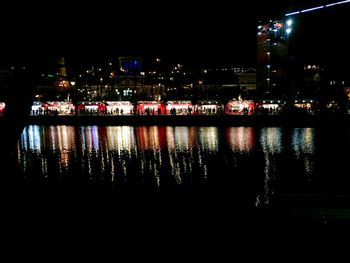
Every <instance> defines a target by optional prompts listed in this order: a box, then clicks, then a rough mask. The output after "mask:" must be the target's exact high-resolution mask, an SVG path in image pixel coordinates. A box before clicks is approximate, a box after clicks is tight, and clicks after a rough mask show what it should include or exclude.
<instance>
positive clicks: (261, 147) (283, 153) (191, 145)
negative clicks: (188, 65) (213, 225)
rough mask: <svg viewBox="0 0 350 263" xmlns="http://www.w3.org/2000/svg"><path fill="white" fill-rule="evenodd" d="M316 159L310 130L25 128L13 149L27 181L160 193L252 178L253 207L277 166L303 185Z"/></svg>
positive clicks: (271, 188)
mask: <svg viewBox="0 0 350 263" xmlns="http://www.w3.org/2000/svg"><path fill="white" fill-rule="evenodd" d="M316 155H317V149H316V147H315V129H314V128H294V129H290V130H287V131H286V130H284V129H282V128H253V127H226V128H220V127H187V126H186V127H183V126H179V127H171V126H164V127H158V126H151V127H144V126H140V127H133V126H107V127H103V126H101V127H99V126H84V127H74V126H37V125H30V126H27V127H25V129H24V131H23V133H22V136H21V138H20V141H19V144H18V161H19V167H20V168H21V169H22V171H23V174H24V176H25V177H26V178H29V179H30V178H36V179H40V180H45V179H46V178H56V179H57V178H63V179H64V178H69V177H73V178H79V179H77V180H78V181H79V180H86V181H92V182H104V183H106V184H110V185H125V184H126V185H138V186H143V187H150V188H162V186H163V187H168V186H179V185H198V184H199V185H201V184H210V182H213V181H215V182H216V178H220V180H222V183H223V184H225V180H226V179H227V178H228V179H229V180H228V181H227V182H230V183H231V184H234V183H237V184H239V183H241V181H239V179H237V180H236V179H235V178H244V177H247V178H250V177H251V176H255V177H258V179H259V180H260V181H259V180H255V181H256V182H255V184H256V186H255V188H254V189H260V190H259V191H258V192H257V193H256V195H255V197H254V199H256V200H255V201H256V203H257V204H265V205H269V203H270V198H271V196H273V195H274V193H275V191H276V181H278V180H277V179H278V177H281V176H282V175H281V174H283V171H285V168H284V167H282V165H283V160H288V161H291V162H293V163H294V164H297V165H295V167H293V169H292V170H293V173H296V174H299V176H305V177H307V176H310V175H314V171H315V166H316V165H317V164H316V163H315V156H316ZM284 164H285V163H284ZM293 166H294V165H293ZM245 171H247V174H245ZM259 176H260V177H259ZM242 182H243V181H242ZM259 185H260V186H259ZM235 187H237V185H236V186H235ZM245 187H248V186H247V185H246V186H245ZM259 187H260V188H259ZM242 191H243V190H242Z"/></svg>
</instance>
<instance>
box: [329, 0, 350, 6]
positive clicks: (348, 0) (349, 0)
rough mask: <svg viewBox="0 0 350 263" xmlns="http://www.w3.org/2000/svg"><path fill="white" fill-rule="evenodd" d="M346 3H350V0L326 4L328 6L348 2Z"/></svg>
mask: <svg viewBox="0 0 350 263" xmlns="http://www.w3.org/2000/svg"><path fill="white" fill-rule="evenodd" d="M346 3H350V0H346V1H341V2H336V3H333V4H328V5H326V7H330V6H335V5H341V4H346Z"/></svg>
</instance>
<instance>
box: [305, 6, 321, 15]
mask: <svg viewBox="0 0 350 263" xmlns="http://www.w3.org/2000/svg"><path fill="white" fill-rule="evenodd" d="M322 8H324V6H323V5H321V6H316V7H313V8H308V9H304V10H301V11H300V12H301V13H306V12H310V11H314V10H318V9H322Z"/></svg>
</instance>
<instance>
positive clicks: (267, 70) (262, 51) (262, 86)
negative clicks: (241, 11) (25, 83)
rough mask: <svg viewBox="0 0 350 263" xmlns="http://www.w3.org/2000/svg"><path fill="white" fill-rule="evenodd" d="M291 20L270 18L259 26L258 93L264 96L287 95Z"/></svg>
mask: <svg viewBox="0 0 350 263" xmlns="http://www.w3.org/2000/svg"><path fill="white" fill-rule="evenodd" d="M291 24H292V21H291V20H287V21H284V20H275V21H272V20H270V21H269V22H268V23H262V24H260V25H259V26H258V36H257V44H258V47H257V51H258V54H257V64H258V71H257V77H258V93H259V95H260V96H261V97H263V98H274V97H281V96H283V95H287V93H288V90H287V88H288V87H287V70H288V37H289V33H290V32H291Z"/></svg>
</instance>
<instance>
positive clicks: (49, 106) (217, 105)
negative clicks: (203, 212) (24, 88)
mask: <svg viewBox="0 0 350 263" xmlns="http://www.w3.org/2000/svg"><path fill="white" fill-rule="evenodd" d="M286 105H287V103H286V101H284V100H261V101H258V102H254V101H253V100H230V101H228V102H227V103H226V104H225V105H224V104H222V103H221V102H220V101H215V100H206V101H198V102H197V103H196V104H193V103H192V102H191V101H188V100H174V101H167V102H166V103H160V102H157V101H138V102H137V103H136V104H133V103H132V102H130V101H103V102H101V101H81V102H78V103H77V104H76V105H74V104H73V103H72V102H65V101H47V102H39V101H35V102H34V103H33V105H32V111H31V114H32V115H71V114H104V115H164V114H166V115H191V114H193V115H216V114H228V115H252V114H259V113H267V114H281V113H282V110H283V109H284V108H286ZM316 106H317V102H316V101H315V100H295V101H293V108H294V109H300V110H305V111H307V112H309V113H310V114H312V113H313V112H314V110H315V108H316ZM4 109H5V103H3V102H0V115H2V114H3V112H4Z"/></svg>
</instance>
